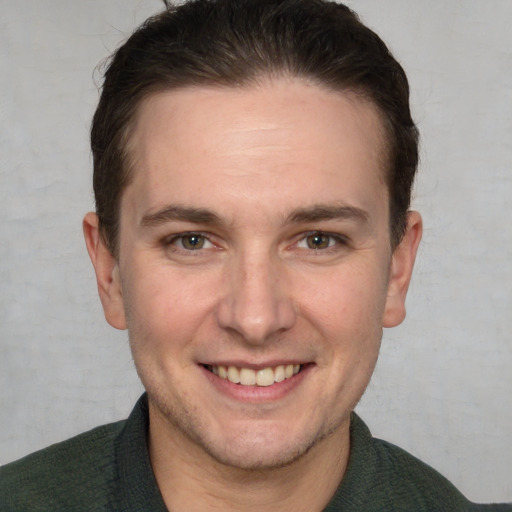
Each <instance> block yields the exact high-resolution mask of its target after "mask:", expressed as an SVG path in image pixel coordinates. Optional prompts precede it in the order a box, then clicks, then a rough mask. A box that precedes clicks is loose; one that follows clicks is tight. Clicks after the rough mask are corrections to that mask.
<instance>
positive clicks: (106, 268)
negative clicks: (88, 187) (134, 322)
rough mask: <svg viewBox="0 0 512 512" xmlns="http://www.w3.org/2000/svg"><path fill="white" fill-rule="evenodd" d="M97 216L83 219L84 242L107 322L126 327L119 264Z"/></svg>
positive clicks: (91, 214)
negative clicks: (104, 236) (101, 231)
mask: <svg viewBox="0 0 512 512" xmlns="http://www.w3.org/2000/svg"><path fill="white" fill-rule="evenodd" d="M98 225H99V223H98V216H97V215H96V214H95V213H92V212H90V213H88V214H87V215H86V216H85V217H84V220H83V223H82V226H83V230H84V237H85V244H86V245H87V251H88V252H89V257H90V258H91V261H92V264H93V266H94V271H95V272H96V282H97V284H98V294H99V296H100V300H101V304H102V306H103V312H104V314H105V318H106V319H107V322H108V323H109V324H110V325H111V326H112V327H115V328H116V329H126V319H125V315H124V305H123V294H122V288H121V279H120V275H119V265H118V263H117V260H116V259H115V258H114V256H113V255H112V253H111V252H110V250H109V249H108V248H107V246H106V245H105V243H104V241H103V237H102V236H101V235H100V231H99V227H98Z"/></svg>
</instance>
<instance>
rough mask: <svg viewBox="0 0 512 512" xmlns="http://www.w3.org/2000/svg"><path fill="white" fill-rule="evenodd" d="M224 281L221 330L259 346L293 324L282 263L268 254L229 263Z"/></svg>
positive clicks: (249, 253) (256, 252)
mask: <svg viewBox="0 0 512 512" xmlns="http://www.w3.org/2000/svg"><path fill="white" fill-rule="evenodd" d="M226 279H227V283H226V285H227V291H226V294H225V296H224V297H223V299H222V301H221V304H220V306H219V312H218V318H219V323H220V325H221V326H222V327H223V328H227V329H230V330H235V331H237V332H238V333H239V334H240V335H241V336H242V337H243V338H244V339H245V340H246V342H248V343H251V344H258V343H264V342H265V340H267V339H268V338H269V337H270V336H271V335H272V334H274V333H276V332H279V331H282V330H285V329H289V328H290V327H291V326H292V325H293V323H294V321H295V312H294V309H293V304H292V301H291V298H290V297H289V296H288V294H287V290H286V286H285V282H284V281H285V276H284V272H283V269H282V267H281V262H280V261H279V260H278V258H276V257H273V255H272V254H271V252H270V251H268V250H264V249H262V248H260V249H253V250H249V249H248V250H246V251H244V252H242V253H241V254H239V256H238V257H236V258H235V260H234V261H232V265H231V267H230V269H229V271H228V275H227V276H226Z"/></svg>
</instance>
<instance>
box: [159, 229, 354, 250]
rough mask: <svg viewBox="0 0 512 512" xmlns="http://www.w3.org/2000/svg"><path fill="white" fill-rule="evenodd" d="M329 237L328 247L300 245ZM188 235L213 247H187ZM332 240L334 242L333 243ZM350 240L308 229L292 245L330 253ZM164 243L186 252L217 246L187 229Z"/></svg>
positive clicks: (207, 236) (168, 238)
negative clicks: (309, 239)
mask: <svg viewBox="0 0 512 512" xmlns="http://www.w3.org/2000/svg"><path fill="white" fill-rule="evenodd" d="M315 236H316V237H319V238H322V237H327V238H328V244H329V245H328V246H327V247H300V245H299V244H300V243H301V242H305V243H306V244H307V240H308V238H309V237H315ZM187 237H189V238H193V237H198V238H200V239H201V240H200V241H201V242H202V243H203V244H204V243H206V244H210V245H211V247H203V246H201V247H198V248H196V249H193V248H189V249H187V248H185V247H183V240H184V239H186V238H187ZM179 241H181V245H182V246H181V247H180V246H179V245H178V244H177V242H179ZM331 242H332V243H331ZM348 242H349V240H348V239H347V237H345V236H344V235H340V234H338V233H328V232H325V231H308V232H305V233H301V234H300V235H298V237H297V238H296V241H295V242H294V243H293V245H292V247H293V246H295V247H298V248H299V249H301V250H306V251H308V250H309V251H313V252H314V253H315V254H319V253H324V254H330V253H332V252H336V251H337V250H339V249H340V248H341V247H344V246H346V245H348ZM162 244H163V245H164V246H165V247H167V248H171V247H172V248H173V250H174V251H180V252H184V253H189V254H190V253H198V252H200V251H201V250H202V249H211V248H214V247H215V244H214V243H213V242H212V241H211V239H210V237H209V235H208V234H205V233H201V232H197V231H186V232H183V233H177V234H175V235H172V236H170V237H167V238H165V239H164V240H163V242H162Z"/></svg>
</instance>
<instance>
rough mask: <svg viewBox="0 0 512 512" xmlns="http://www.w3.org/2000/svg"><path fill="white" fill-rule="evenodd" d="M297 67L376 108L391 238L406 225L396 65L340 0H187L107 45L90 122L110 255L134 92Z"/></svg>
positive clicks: (413, 164)
mask: <svg viewBox="0 0 512 512" xmlns="http://www.w3.org/2000/svg"><path fill="white" fill-rule="evenodd" d="M274 75H276V76H278V75H286V76H291V77H294V76H296V77H304V78H307V79H309V80H312V81H313V82H315V83H318V84H319V85H322V86H325V87H328V88H330V89H334V90H337V91H347V90H350V91H354V92H356V93H358V94H361V95H362V96H363V97H364V98H366V99H368V100H369V101H371V102H373V103H374V104H375V105H376V106H377V107H378V109H379V111H380V113H381V116H382V119H383V122H384V126H385V129H386V134H387V142H388V144H387V146H388V148H387V149H388V152H389V154H388V159H387V161H386V163H383V167H385V169H384V170H383V172H385V173H386V174H385V179H386V184H387V186H388V190H389V195H390V219H391V241H392V244H393V246H396V245H397V244H398V242H399V241H400V239H401V237H402V236H403V233H404V231H405V226H406V217H407V211H408V209H409V204H410V198H411V188H412V185H413V181H414V175H415V173H416V168H417V164H418V131H417V129H416V126H415V124H414V122H413V120H412V118H411V113H410V109H409V85H408V82H407V77H406V75H405V72H404V70H403V69H402V67H401V66H400V64H399V63H398V62H397V61H396V60H395V59H394V57H393V56H392V55H391V53H390V52H389V50H388V48H387V47H386V45H385V44H384V43H383V41H382V40H381V39H380V38H379V37H378V36H377V35H376V34H375V33H374V32H373V31H372V30H370V29H369V28H368V27H366V26H364V25H363V24H362V23H361V22H360V21H359V18H358V17H357V15H356V14H355V13H354V12H352V11H351V10H350V9H349V8H348V7H346V6H344V5H342V4H338V3H335V2H330V1H326V0H191V1H189V2H186V3H185V4H183V5H180V6H171V5H168V7H167V9H166V10H165V11H164V12H162V13H160V14H158V15H157V16H155V17H152V18H150V19H149V20H147V21H146V22H145V23H144V24H143V25H142V26H141V27H139V28H138V29H137V30H136V31H135V32H134V33H133V34H132V36H131V37H130V38H129V39H128V40H127V41H126V42H125V43H124V44H123V45H122V46H121V47H120V48H119V49H118V50H117V51H116V52H115V53H114V55H113V56H112V57H111V60H110V62H109V64H108V67H107V69H106V72H105V79H104V83H103V88H102V92H101V98H100V101H99V105H98V108H97V110H96V112H95V114H94V118H93V123H92V129H91V147H92V153H93V160H94V194H95V199H96V212H97V214H98V217H99V222H100V230H101V234H102V236H103V239H104V241H105V242H106V243H107V245H108V247H109V249H110V250H111V252H112V253H113V254H114V255H116V256H117V250H118V231H119V227H118V225H119V207H120V200H121V195H122V192H123V190H124V189H125V187H126V186H127V185H128V184H129V183H130V179H131V176H132V170H131V169H130V159H129V152H128V147H127V146H128V141H129V138H130V128H131V127H132V126H133V120H134V116H135V114H136V111H137V107H138V106H139V105H140V104H141V101H142V100H143V99H144V98H146V97H147V96H148V95H150V94H152V93H155V92H157V91H162V90H167V89H173V88H178V87H186V86H193V85H219V86H228V87H239V86H244V85H248V84H251V83H254V82H257V81H258V80H259V79H261V78H262V77H272V76H274Z"/></svg>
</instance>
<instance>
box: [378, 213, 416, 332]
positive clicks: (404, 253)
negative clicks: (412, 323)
mask: <svg viewBox="0 0 512 512" xmlns="http://www.w3.org/2000/svg"><path fill="white" fill-rule="evenodd" d="M422 232H423V224H422V220H421V215H420V214H419V213H418V212H414V211H411V212H409V213H408V214H407V230H406V233H405V235H404V237H403V238H402V241H401V242H400V244H398V246H397V247H396V248H395V250H394V252H393V256H392V259H391V266H390V276H389V283H388V293H387V297H386V305H385V308H384V315H383V319H382V326H383V327H396V326H397V325H399V324H401V323H402V322H403V320H404V318H405V299H406V296H407V290H408V288H409V283H410V282H411V276H412V270H413V267H414V260H415V259H416V252H417V250H418V246H419V244H420V240H421V235H422Z"/></svg>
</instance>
